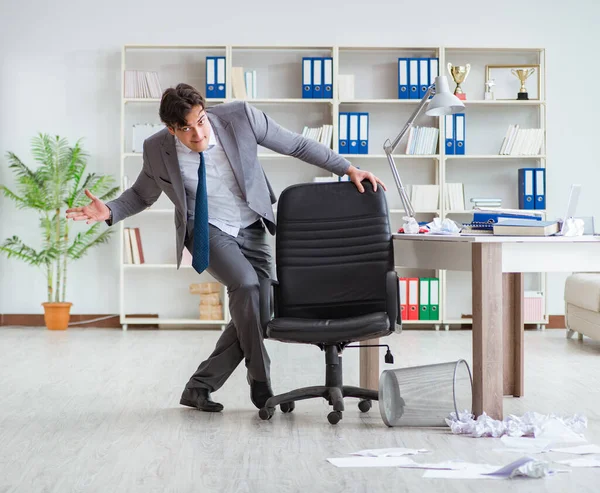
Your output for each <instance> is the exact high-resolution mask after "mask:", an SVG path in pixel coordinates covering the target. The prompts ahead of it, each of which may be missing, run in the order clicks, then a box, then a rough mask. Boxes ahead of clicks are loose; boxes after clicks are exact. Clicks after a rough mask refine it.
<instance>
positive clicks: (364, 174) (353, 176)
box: [346, 165, 387, 193]
mask: <svg viewBox="0 0 600 493" xmlns="http://www.w3.org/2000/svg"><path fill="white" fill-rule="evenodd" d="M346 174H347V175H348V176H349V177H350V181H351V182H352V183H354V184H355V185H356V188H358V191H359V192H360V193H363V192H364V191H365V187H363V186H362V184H361V183H360V182H361V181H363V180H369V181H370V182H371V183H372V184H373V190H374V191H375V192H376V191H377V184H378V183H379V184H380V185H381V186H382V187H383V189H384V190H386V191H387V188H386V187H385V184H384V183H383V182H382V181H381V180H380V179H379V178H377V177H376V176H375V175H374V174H373V173H371V172H370V171H363V170H361V169H358V168H355V167H354V166H352V165H351V166H350V167H349V168H348V171H347V172H346Z"/></svg>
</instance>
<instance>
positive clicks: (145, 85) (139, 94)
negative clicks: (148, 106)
mask: <svg viewBox="0 0 600 493" xmlns="http://www.w3.org/2000/svg"><path fill="white" fill-rule="evenodd" d="M161 96H162V89H161V87H160V81H159V80H158V73H157V72H142V71H141V70H126V71H125V97H126V98H135V99H145V98H149V99H159V98H160V97H161Z"/></svg>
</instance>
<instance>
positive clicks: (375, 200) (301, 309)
mask: <svg viewBox="0 0 600 493" xmlns="http://www.w3.org/2000/svg"><path fill="white" fill-rule="evenodd" d="M363 186H364V188H365V191H364V193H360V192H359V191H358V190H357V188H356V186H355V185H354V184H353V183H351V182H326V183H303V184H300V185H293V186H291V187H288V188H286V189H285V190H284V191H283V192H282V193H281V196H280V198H279V203H278V208H277V235H276V261H277V280H278V281H279V288H278V290H277V292H278V295H277V299H276V312H275V316H276V317H298V318H318V319H324V318H329V319H336V318H346V317H352V316H359V315H365V314H368V313H374V312H385V311H386V273H387V272H390V271H393V270H394V252H393V245H392V235H391V230H390V224H389V216H388V206H387V201H386V198H385V192H384V191H383V189H382V188H381V187H380V186H379V187H377V192H374V191H373V187H372V185H371V183H370V182H368V181H364V182H363Z"/></svg>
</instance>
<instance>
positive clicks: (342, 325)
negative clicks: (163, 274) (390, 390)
mask: <svg viewBox="0 0 600 493" xmlns="http://www.w3.org/2000/svg"><path fill="white" fill-rule="evenodd" d="M363 186H364V187H365V192H364V193H360V192H359V191H358V190H357V189H356V186H355V185H354V184H353V183H351V182H334V183H305V184H300V185H294V186H291V187H288V188H286V189H285V190H284V191H283V192H282V193H281V196H280V198H279V204H278V210H277V235H276V261H277V279H278V281H273V280H270V279H266V280H263V281H262V283H261V323H262V327H263V331H264V334H265V337H266V338H269V339H276V340H278V341H282V342H293V343H300V344H314V345H316V346H318V347H319V348H320V349H321V350H323V351H324V352H325V363H326V372H325V385H324V386H317V387H306V388H302V389H298V390H293V391H291V392H287V393H285V394H281V395H277V396H274V397H271V398H270V399H269V400H268V401H267V403H266V407H265V408H263V409H261V410H260V411H259V416H260V417H261V418H262V419H265V420H266V419H270V418H271V417H272V416H273V413H274V412H275V407H276V406H277V405H278V404H279V405H280V407H281V410H282V411H283V412H284V413H285V412H291V411H293V409H294V407H295V405H294V402H295V401H299V400H303V399H310V398H313V397H323V398H325V399H327V400H328V401H329V404H330V405H332V406H333V411H332V412H330V413H329V415H328V417H327V418H328V420H329V422H330V423H331V424H336V423H337V422H338V421H339V420H340V419H342V411H343V410H344V400H343V398H344V397H357V398H359V399H361V401H360V402H359V409H360V410H361V411H363V412H366V411H368V410H369V409H370V408H371V401H372V400H377V399H378V392H377V391H376V390H369V389H363V388H359V387H350V386H345V385H343V382H342V359H341V357H340V354H341V353H342V351H343V350H344V348H345V347H346V346H348V344H350V343H352V342H354V341H363V340H368V339H374V338H378V337H382V336H387V335H389V334H391V333H392V332H394V331H395V330H396V324H399V325H400V324H401V319H400V310H399V295H398V291H399V290H398V277H397V274H396V272H395V270H394V254H393V247H392V236H391V231H390V224H389V217H388V207H387V202H386V198H385V194H384V191H383V190H382V188H381V187H378V188H377V192H374V191H373V187H372V185H371V183H370V182H368V181H364V182H363ZM273 312H274V318H272V317H271V314H272V313H273ZM388 350H389V348H388Z"/></svg>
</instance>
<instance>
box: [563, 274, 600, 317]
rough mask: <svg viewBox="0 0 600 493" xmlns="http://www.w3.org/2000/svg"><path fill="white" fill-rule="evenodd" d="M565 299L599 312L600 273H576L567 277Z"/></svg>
mask: <svg viewBox="0 0 600 493" xmlns="http://www.w3.org/2000/svg"><path fill="white" fill-rule="evenodd" d="M565 301H566V302H567V303H571V304H573V305H575V306H578V307H580V308H585V309H586V310H590V311H592V312H600V274H592V273H577V274H572V275H570V276H569V277H567V281H566V282H565Z"/></svg>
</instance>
